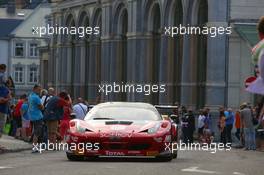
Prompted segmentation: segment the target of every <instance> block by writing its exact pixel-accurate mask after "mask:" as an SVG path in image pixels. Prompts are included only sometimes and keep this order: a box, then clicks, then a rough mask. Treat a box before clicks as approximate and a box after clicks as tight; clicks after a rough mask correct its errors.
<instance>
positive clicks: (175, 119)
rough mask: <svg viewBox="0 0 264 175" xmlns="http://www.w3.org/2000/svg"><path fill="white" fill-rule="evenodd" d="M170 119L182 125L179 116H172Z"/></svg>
mask: <svg viewBox="0 0 264 175" xmlns="http://www.w3.org/2000/svg"><path fill="white" fill-rule="evenodd" d="M170 119H171V120H173V122H174V123H176V124H179V123H180V119H179V116H178V115H174V114H172V115H170Z"/></svg>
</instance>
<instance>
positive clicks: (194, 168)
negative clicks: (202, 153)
mask: <svg viewBox="0 0 264 175" xmlns="http://www.w3.org/2000/svg"><path fill="white" fill-rule="evenodd" d="M181 171H183V172H192V173H193V172H194V173H204V174H221V173H219V172H216V171H208V170H201V169H198V167H189V168H186V169H182V170H181Z"/></svg>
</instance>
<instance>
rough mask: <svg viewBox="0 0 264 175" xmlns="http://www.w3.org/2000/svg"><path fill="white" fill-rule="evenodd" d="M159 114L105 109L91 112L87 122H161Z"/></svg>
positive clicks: (145, 110)
mask: <svg viewBox="0 0 264 175" xmlns="http://www.w3.org/2000/svg"><path fill="white" fill-rule="evenodd" d="M160 119H161V117H160V115H159V114H158V112H155V111H153V110H150V109H145V108H136V107H117V106H115V107H103V108H99V109H94V110H91V111H90V112H89V113H88V115H87V116H86V117H85V120H160Z"/></svg>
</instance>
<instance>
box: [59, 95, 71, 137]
mask: <svg viewBox="0 0 264 175" xmlns="http://www.w3.org/2000/svg"><path fill="white" fill-rule="evenodd" d="M65 100H66V101H67V103H68V105H67V106H64V108H63V110H64V113H63V117H62V120H61V121H60V136H61V138H62V140H65V139H64V137H65V135H66V132H67V130H68V129H69V128H70V125H69V122H70V120H71V113H72V100H71V97H70V95H68V97H67V98H66V99H65Z"/></svg>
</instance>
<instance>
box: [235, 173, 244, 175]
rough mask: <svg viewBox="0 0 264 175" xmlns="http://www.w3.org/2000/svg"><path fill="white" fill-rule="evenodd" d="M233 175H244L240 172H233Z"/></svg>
mask: <svg viewBox="0 0 264 175" xmlns="http://www.w3.org/2000/svg"><path fill="white" fill-rule="evenodd" d="M233 174H235V175H245V174H244V173H240V172H233Z"/></svg>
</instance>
